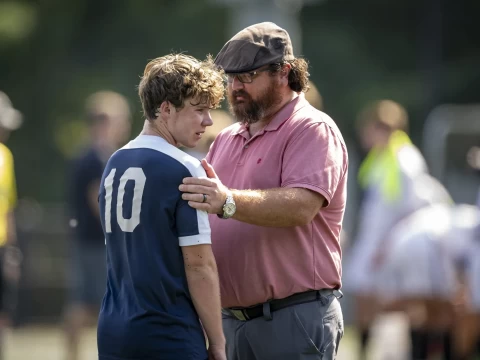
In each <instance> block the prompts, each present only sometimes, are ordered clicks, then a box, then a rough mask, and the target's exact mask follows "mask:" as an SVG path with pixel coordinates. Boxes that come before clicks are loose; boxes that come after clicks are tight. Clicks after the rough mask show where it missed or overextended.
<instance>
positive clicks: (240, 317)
mask: <svg viewBox="0 0 480 360" xmlns="http://www.w3.org/2000/svg"><path fill="white" fill-rule="evenodd" d="M229 310H230V312H231V313H232V315H233V316H235V317H236V318H237V319H238V320H240V321H247V320H248V319H249V318H248V315H247V314H245V313H244V312H243V310H240V309H229Z"/></svg>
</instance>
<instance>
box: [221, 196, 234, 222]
mask: <svg viewBox="0 0 480 360" xmlns="http://www.w3.org/2000/svg"><path fill="white" fill-rule="evenodd" d="M236 210H237V206H236V205H235V200H233V195H232V192H231V191H230V190H227V199H226V200H225V204H223V214H218V217H220V218H222V219H229V218H231V217H232V216H233V215H234V214H235V211H236Z"/></svg>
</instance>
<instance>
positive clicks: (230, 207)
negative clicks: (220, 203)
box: [223, 204, 236, 216]
mask: <svg viewBox="0 0 480 360" xmlns="http://www.w3.org/2000/svg"><path fill="white" fill-rule="evenodd" d="M235 210H236V206H235V204H225V206H224V208H223V211H224V212H225V214H226V215H227V216H232V215H233V214H235Z"/></svg>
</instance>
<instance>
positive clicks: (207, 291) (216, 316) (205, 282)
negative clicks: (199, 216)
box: [182, 244, 225, 349]
mask: <svg viewBox="0 0 480 360" xmlns="http://www.w3.org/2000/svg"><path fill="white" fill-rule="evenodd" d="M182 252H183V259H184V263H185V273H186V275H187V282H188V289H189V291H190V294H191V296H192V300H193V305H194V306H195V309H196V310H197V313H198V316H199V318H200V321H201V322H202V325H203V327H204V329H205V332H206V334H207V338H208V343H209V346H213V347H218V348H221V349H224V348H225V336H224V334H223V329H222V313H221V304H220V285H219V281H218V272H217V265H216V263H215V258H214V256H213V252H212V247H211V245H210V244H202V245H193V246H182Z"/></svg>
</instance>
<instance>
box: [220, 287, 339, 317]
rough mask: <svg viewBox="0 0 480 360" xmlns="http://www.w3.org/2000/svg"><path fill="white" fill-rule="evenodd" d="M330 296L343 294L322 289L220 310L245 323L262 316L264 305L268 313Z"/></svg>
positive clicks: (337, 296)
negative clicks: (263, 302) (257, 303)
mask: <svg viewBox="0 0 480 360" xmlns="http://www.w3.org/2000/svg"><path fill="white" fill-rule="evenodd" d="M330 295H334V296H335V297H336V298H337V299H340V298H341V297H343V294H342V292H341V291H340V290H335V289H322V290H311V291H306V292H303V293H297V294H293V295H291V296H289V297H286V298H283V299H275V300H271V301H269V302H267V303H265V304H259V305H254V306H252V307H247V308H226V309H222V311H223V312H224V313H226V314H227V315H231V316H233V317H235V318H237V319H238V320H241V321H247V320H251V319H255V318H258V317H260V316H263V315H264V311H265V305H267V306H268V307H269V311H271V312H274V311H277V310H280V309H284V308H286V307H288V306H292V305H299V304H304V303H309V302H313V301H317V300H321V299H322V298H326V297H328V296H330Z"/></svg>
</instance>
